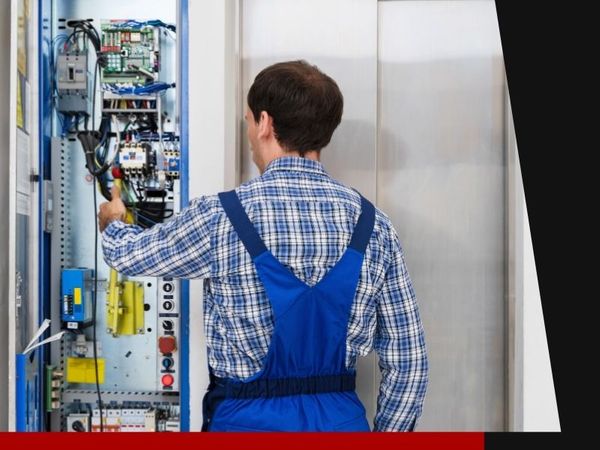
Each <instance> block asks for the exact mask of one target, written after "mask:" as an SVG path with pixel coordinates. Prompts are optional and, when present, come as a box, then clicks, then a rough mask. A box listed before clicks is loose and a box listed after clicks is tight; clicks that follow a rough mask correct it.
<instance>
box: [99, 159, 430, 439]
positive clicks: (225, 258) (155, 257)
mask: <svg viewBox="0 0 600 450" xmlns="http://www.w3.org/2000/svg"><path fill="white" fill-rule="evenodd" d="M236 191H237V193H238V196H239V198H240V201H241V202H242V204H243V205H244V208H245V210H246V212H247V213H248V216H249V218H250V220H251V221H252V223H253V224H254V226H255V227H256V229H257V231H258V233H259V234H260V236H261V237H262V239H263V240H264V242H265V245H266V246H267V248H268V249H270V250H271V252H272V253H273V254H274V255H275V257H276V258H277V259H278V260H279V261H281V262H282V263H283V264H284V265H285V266H287V267H288V268H289V269H290V270H291V271H292V272H293V273H294V274H295V275H296V276H297V277H298V278H300V279H301V280H303V281H305V282H306V283H307V284H309V285H311V286H312V285H314V284H316V283H317V282H318V281H319V280H320V279H321V277H323V275H325V273H327V271H328V270H329V269H331V268H332V267H333V266H334V265H335V263H336V262H337V261H338V260H339V258H340V257H341V256H342V253H343V252H344V250H345V249H346V247H347V246H348V243H349V242H350V238H351V236H352V232H353V230H354V225H355V224H356V222H357V220H358V216H359V214H360V209H361V208H360V197H359V195H358V194H357V193H356V192H355V191H354V190H352V189H350V188H348V187H346V186H344V185H342V184H341V183H339V182H337V181H335V180H333V179H332V178H331V177H330V176H329V175H328V174H327V172H325V170H324V169H323V166H322V165H321V164H320V163H319V162H316V161H313V160H308V159H304V158H299V157H283V158H278V159H275V160H274V161H272V162H271V163H270V164H269V165H268V167H267V168H266V170H265V172H264V174H263V175H261V176H260V177H257V178H255V179H253V180H251V181H249V182H247V183H244V184H242V185H241V186H240V187H239V188H237V189H236ZM102 245H103V249H104V259H105V261H106V263H107V264H109V265H110V266H112V267H114V268H116V269H117V270H118V271H119V272H121V273H123V274H125V275H130V276H134V275H142V274H143V275H148V276H157V277H160V276H172V277H178V278H204V279H206V281H205V283H204V326H205V334H206V341H207V344H208V360H209V364H210V366H211V368H212V369H213V371H214V373H215V375H217V376H219V377H230V378H236V379H243V378H247V377H249V376H251V375H253V374H255V373H256V372H258V371H259V370H260V369H261V361H262V359H263V358H264V357H265V355H266V353H267V350H268V347H269V342H270V336H271V333H272V331H273V317H272V312H271V307H270V304H269V301H268V299H267V297H266V295H265V291H264V288H263V286H262V284H261V282H260V280H259V278H258V275H257V273H256V270H255V268H254V265H253V263H252V259H251V258H250V255H249V254H248V252H247V251H246V249H245V248H244V246H243V244H242V243H241V241H240V240H239V239H238V237H237V235H236V233H235V232H234V230H233V227H232V225H231V223H230V222H229V220H228V218H227V216H226V215H225V212H224V211H223V208H222V207H221V203H220V202H219V199H218V197H217V196H216V195H212V196H205V197H200V198H198V199H195V200H193V201H192V202H191V204H190V205H189V207H188V208H186V209H184V210H182V211H181V212H180V213H179V214H177V215H176V216H175V217H174V218H173V219H172V220H170V221H169V222H166V223H164V224H160V225H156V226H154V227H152V228H150V229H147V230H142V229H141V228H139V227H137V226H134V225H126V224H124V223H122V222H119V221H114V222H112V223H111V224H110V225H109V226H108V227H107V228H106V229H105V230H104V232H103V233H102ZM346 348H347V357H346V364H347V367H348V368H353V367H355V364H356V358H357V356H359V355H360V356H365V355H367V354H368V353H369V352H370V351H371V350H372V349H375V350H376V351H377V353H378V355H379V361H380V368H381V371H382V381H381V386H380V391H379V398H378V403H377V414H376V416H375V422H374V423H375V430H379V431H399V430H407V429H409V428H410V426H411V424H412V423H413V422H415V421H416V419H417V418H418V417H419V416H420V414H421V409H422V404H423V398H424V396H425V390H426V387H427V377H428V365H427V355H426V351H425V342H424V337H423V327H422V324H421V320H420V318H419V311H418V307H417V302H416V298H415V293H414V291H413V287H412V284H411V280H410V278H409V275H408V272H407V269H406V265H405V261H404V256H403V252H402V249H401V247H400V242H399V240H398V236H397V234H396V231H395V230H394V228H393V226H392V223H391V222H390V219H389V218H388V217H387V216H386V215H385V214H384V213H383V212H381V211H379V210H377V212H376V221H375V227H374V230H373V235H372V236H371V240H370V242H369V245H368V247H367V250H366V253H365V262H364V263H363V266H362V270H361V275H360V280H359V283H358V288H357V291H356V297H355V299H354V303H353V306H352V311H351V315H350V321H349V324H348V337H347V344H346Z"/></svg>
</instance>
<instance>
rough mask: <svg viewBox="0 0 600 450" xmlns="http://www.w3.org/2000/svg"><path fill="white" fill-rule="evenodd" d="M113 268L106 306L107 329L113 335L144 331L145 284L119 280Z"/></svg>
mask: <svg viewBox="0 0 600 450" xmlns="http://www.w3.org/2000/svg"><path fill="white" fill-rule="evenodd" d="M118 276H119V274H118V273H117V271H116V270H114V269H111V271H110V277H109V284H108V300H107V303H106V305H107V308H106V323H107V324H108V329H107V331H108V332H109V333H111V334H112V335H113V336H115V337H116V336H119V335H133V334H143V333H144V285H143V284H142V283H139V282H135V281H121V282H119V281H118Z"/></svg>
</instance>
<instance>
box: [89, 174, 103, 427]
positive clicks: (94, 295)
mask: <svg viewBox="0 0 600 450" xmlns="http://www.w3.org/2000/svg"><path fill="white" fill-rule="evenodd" d="M92 187H93V188H94V224H95V226H94V294H93V296H92V303H93V304H92V339H93V341H94V369H95V371H96V393H97V394H98V410H99V411H100V432H103V431H104V424H103V417H102V395H101V394H100V379H99V376H98V344H97V342H96V309H97V306H98V224H97V223H96V222H97V219H96V209H97V208H98V199H97V196H96V177H94V183H93V184H92Z"/></svg>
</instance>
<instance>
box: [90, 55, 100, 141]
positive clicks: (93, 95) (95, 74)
mask: <svg viewBox="0 0 600 450" xmlns="http://www.w3.org/2000/svg"><path fill="white" fill-rule="evenodd" d="M98 71H99V68H98V60H97V59H96V64H95V65H94V86H93V87H92V90H93V91H94V92H93V93H92V130H95V129H96V82H97V81H98V80H97V75H98Z"/></svg>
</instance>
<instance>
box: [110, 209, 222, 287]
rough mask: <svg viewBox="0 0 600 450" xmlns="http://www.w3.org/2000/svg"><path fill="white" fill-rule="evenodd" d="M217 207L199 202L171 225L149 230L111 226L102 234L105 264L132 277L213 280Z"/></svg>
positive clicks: (171, 221)
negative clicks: (212, 230)
mask: <svg viewBox="0 0 600 450" xmlns="http://www.w3.org/2000/svg"><path fill="white" fill-rule="evenodd" d="M214 203H215V202H211V201H210V198H209V197H201V198H199V199H195V200H193V201H192V202H191V204H190V206H188V207H187V208H185V209H183V210H182V211H180V212H179V213H178V214H176V215H175V217H173V218H172V219H171V220H169V221H168V222H165V223H161V224H157V225H154V226H153V227H151V228H148V229H146V230H143V229H142V228H140V227H139V226H137V225H126V224H125V223H123V222H120V221H114V222H111V223H110V224H109V225H108V226H107V227H106V228H105V230H104V231H103V232H102V250H103V253H104V261H105V262H106V263H107V264H108V265H109V266H111V267H114V268H115V269H117V271H118V272H119V273H122V274H124V275H129V276H135V275H145V276H154V277H164V276H172V277H177V278H205V277H207V276H209V273H210V262H211V259H210V223H211V219H212V217H213V215H214V212H215V208H214V206H213V205H214Z"/></svg>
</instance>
